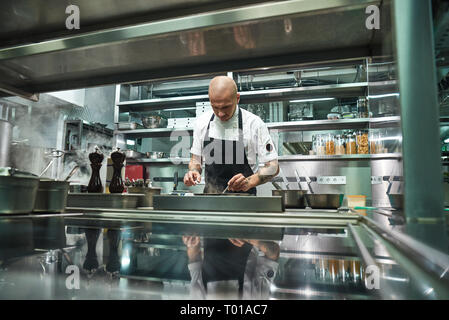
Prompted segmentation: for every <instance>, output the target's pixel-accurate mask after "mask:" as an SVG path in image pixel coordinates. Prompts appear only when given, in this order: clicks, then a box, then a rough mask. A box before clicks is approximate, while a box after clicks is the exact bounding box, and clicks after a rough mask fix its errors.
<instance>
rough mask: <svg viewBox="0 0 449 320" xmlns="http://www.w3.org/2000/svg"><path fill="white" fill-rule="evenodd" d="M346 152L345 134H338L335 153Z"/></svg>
mask: <svg viewBox="0 0 449 320" xmlns="http://www.w3.org/2000/svg"><path fill="white" fill-rule="evenodd" d="M345 153H346V148H345V138H344V136H341V135H337V136H336V137H335V154H338V155H343V154H345Z"/></svg>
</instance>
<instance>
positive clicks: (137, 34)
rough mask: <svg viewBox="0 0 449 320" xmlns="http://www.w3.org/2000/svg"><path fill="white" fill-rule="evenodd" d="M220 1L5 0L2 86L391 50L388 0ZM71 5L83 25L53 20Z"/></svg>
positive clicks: (28, 87) (84, 83)
mask: <svg viewBox="0 0 449 320" xmlns="http://www.w3.org/2000/svg"><path fill="white" fill-rule="evenodd" d="M219 2H220V1H212V0H209V1H198V0H197V1H179V0H176V1H175V0H172V1H165V2H163V3H159V2H158V3H159V4H154V1H126V5H127V6H126V8H124V7H123V3H124V1H113V0H98V1H87V0H86V1H77V2H75V1H72V2H69V1H56V0H54V1H48V0H47V1H44V0H42V1H35V2H34V1H33V2H30V1H2V4H1V6H2V10H1V11H0V12H2V13H1V14H0V18H2V19H0V30H1V31H0V41H1V43H2V47H3V48H2V49H0V72H2V75H3V77H2V79H1V80H0V90H1V89H2V88H7V89H8V90H3V91H8V92H9V94H11V92H14V91H17V92H21V93H25V94H26V93H28V94H32V93H40V92H48V91H57V90H66V89H76V88H84V87H90V86H98V85H107V84H115V83H125V82H138V81H144V80H151V79H162V78H168V77H175V76H176V77H178V76H186V75H192V74H204V73H209V72H223V71H229V70H239V69H248V68H259V67H266V66H276V65H280V64H297V63H307V62H314V61H326V60H334V59H342V58H343V59H344V58H347V59H351V58H357V57H363V56H370V55H373V54H376V53H377V54H382V55H388V54H391V48H390V47H389V46H388V45H385V39H389V36H390V31H391V28H390V6H389V1H383V2H382V1H380V0H379V1H369V0H326V1H325V0H303V1H300V0H291V1H277V2H276V1H271V2H264V3H256V2H258V1H250V2H244V3H243V4H245V5H244V6H240V7H238V8H235V7H232V6H235V5H236V3H237V2H235V1H230V2H226V3H227V5H228V7H226V8H223V4H219ZM39 3H40V5H38V4H39ZM70 3H71V4H77V5H79V7H80V16H81V29H80V30H79V31H80V32H82V33H80V32H76V33H72V32H71V31H70V32H69V31H68V30H64V29H63V28H61V26H60V24H58V23H57V21H60V20H61V19H64V21H65V18H66V17H67V16H68V15H66V14H65V6H66V5H68V4H70ZM248 3H249V4H248ZM32 4H33V5H32ZM239 4H242V2H239ZM370 4H375V5H378V6H380V8H381V26H382V28H381V29H380V30H377V31H376V30H368V29H367V28H366V27H365V20H366V18H367V16H368V15H367V14H366V13H365V8H366V7H367V6H368V5H370ZM220 5H221V8H220ZM217 8H218V9H217ZM195 10H196V11H195ZM211 10H213V11H211ZM61 11H62V13H61ZM157 13H160V14H159V16H158V15H157ZM133 17H134V18H133ZM151 17H152V18H151ZM131 21H134V24H132V25H131V24H126V23H130V22H131ZM144 21H145V22H144ZM136 23H138V24H136ZM84 26H85V27H84ZM86 29H87V30H86ZM86 31H87V32H86ZM41 39H45V41H43V40H42V41H40V40H41ZM30 41H31V42H30ZM39 41H40V42H39ZM5 44H6V46H5ZM6 95H7V94H6Z"/></svg>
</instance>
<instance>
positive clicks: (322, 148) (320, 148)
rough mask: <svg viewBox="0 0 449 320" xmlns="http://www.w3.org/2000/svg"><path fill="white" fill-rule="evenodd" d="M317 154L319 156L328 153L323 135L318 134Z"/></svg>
mask: <svg viewBox="0 0 449 320" xmlns="http://www.w3.org/2000/svg"><path fill="white" fill-rule="evenodd" d="M316 154H317V155H318V156H324V155H326V141H325V138H324V136H323V135H321V134H317V135H316Z"/></svg>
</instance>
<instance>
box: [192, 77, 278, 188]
mask: <svg viewBox="0 0 449 320" xmlns="http://www.w3.org/2000/svg"><path fill="white" fill-rule="evenodd" d="M209 100H210V104H211V106H212V110H213V112H206V113H205V114H203V115H202V116H200V117H199V118H198V119H197V120H196V125H195V129H194V131H193V144H192V148H191V150H190V152H191V154H192V156H191V160H190V163H189V171H188V172H187V173H186V175H185V176H184V184H185V185H186V186H193V185H196V184H197V183H199V182H200V181H201V172H202V169H201V163H202V159H203V157H204V161H205V170H206V172H205V180H206V181H205V188H204V193H221V192H223V191H224V190H225V189H226V187H227V188H228V191H229V192H245V193H251V194H254V195H255V194H256V186H258V185H261V184H264V183H266V182H268V181H271V180H272V179H273V178H274V177H275V176H276V175H277V174H278V173H279V165H278V161H277V158H278V155H277V152H276V150H275V148H274V144H273V141H272V139H271V137H270V134H269V132H268V128H267V126H266V124H265V123H264V122H263V121H262V119H260V118H259V117H258V116H256V115H254V114H252V113H251V112H248V111H246V110H243V109H241V108H239V106H238V105H237V104H238V102H239V100H240V94H239V93H238V92H237V85H236V84H235V82H234V80H232V79H231V78H230V77H226V76H218V77H215V78H213V79H212V81H211V82H210V85H209Z"/></svg>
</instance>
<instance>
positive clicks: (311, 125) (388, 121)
mask: <svg viewBox="0 0 449 320" xmlns="http://www.w3.org/2000/svg"><path fill="white" fill-rule="evenodd" d="M399 122H400V117H399V116H394V117H384V118H359V119H338V120H306V121H288V122H272V123H267V126H268V129H277V130H280V131H294V130H308V131H310V130H339V129H340V130H343V129H364V128H368V127H370V128H385V127H392V126H398V125H399Z"/></svg>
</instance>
